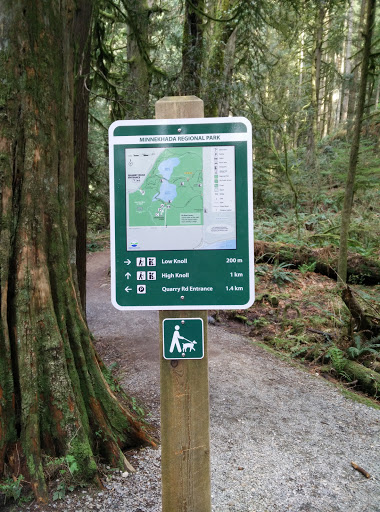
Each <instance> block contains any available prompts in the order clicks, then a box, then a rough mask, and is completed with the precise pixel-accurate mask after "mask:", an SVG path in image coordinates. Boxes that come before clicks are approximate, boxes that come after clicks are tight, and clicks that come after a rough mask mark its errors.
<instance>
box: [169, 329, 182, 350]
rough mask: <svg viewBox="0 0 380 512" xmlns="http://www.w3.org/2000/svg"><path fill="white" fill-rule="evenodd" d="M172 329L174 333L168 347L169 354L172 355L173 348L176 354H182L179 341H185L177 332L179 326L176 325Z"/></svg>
mask: <svg viewBox="0 0 380 512" xmlns="http://www.w3.org/2000/svg"><path fill="white" fill-rule="evenodd" d="M174 329H175V331H174V332H173V338H172V343H171V345H170V349H169V352H170V353H172V352H173V351H174V347H175V348H176V349H177V350H178V352H182V347H181V344H180V342H179V340H185V339H186V338H184V337H183V336H181V335H180V333H179V332H178V331H179V325H176V326H175V327H174Z"/></svg>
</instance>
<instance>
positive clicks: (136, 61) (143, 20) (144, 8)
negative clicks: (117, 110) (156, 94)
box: [125, 0, 152, 119]
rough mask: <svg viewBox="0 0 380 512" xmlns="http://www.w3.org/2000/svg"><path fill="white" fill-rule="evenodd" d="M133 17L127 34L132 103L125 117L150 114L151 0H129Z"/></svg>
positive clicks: (129, 84)
mask: <svg viewBox="0 0 380 512" xmlns="http://www.w3.org/2000/svg"><path fill="white" fill-rule="evenodd" d="M125 4H128V7H127V12H128V17H129V20H130V23H129V26H128V35H127V83H128V90H129V91H130V94H129V97H130V99H131V103H130V104H129V105H127V109H126V119H146V118H147V117H148V114H149V89H150V83H151V80H152V69H151V68H152V65H151V62H150V59H149V56H148V53H149V15H150V8H151V7H152V0H128V2H125Z"/></svg>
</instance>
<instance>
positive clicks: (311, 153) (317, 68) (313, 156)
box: [306, 0, 326, 171]
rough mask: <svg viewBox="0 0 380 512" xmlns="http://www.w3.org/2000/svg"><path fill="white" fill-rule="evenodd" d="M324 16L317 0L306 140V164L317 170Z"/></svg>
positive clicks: (324, 9) (324, 10) (323, 7)
mask: <svg viewBox="0 0 380 512" xmlns="http://www.w3.org/2000/svg"><path fill="white" fill-rule="evenodd" d="M325 16H326V8H325V5H324V2H323V1H322V0H319V1H318V3H317V10H316V14H315V29H314V40H313V54H312V57H313V61H312V64H311V96H310V106H309V108H308V123H309V130H308V141H307V155H306V165H307V167H309V168H310V169H313V170H315V171H318V159H317V138H318V113H319V101H320V87H321V64H322V50H323V48H322V47H323V23H324V20H325Z"/></svg>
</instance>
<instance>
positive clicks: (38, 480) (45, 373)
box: [0, 0, 145, 500]
mask: <svg viewBox="0 0 380 512" xmlns="http://www.w3.org/2000/svg"><path fill="white" fill-rule="evenodd" d="M74 4H75V3H74V1H73V0H61V1H60V2H46V1H42V0H35V1H33V2H30V1H29V0H19V1H17V2H14V1H12V0H0V11H1V13H2V28H1V31H0V38H1V40H0V70H1V71H0V73H1V82H0V83H1V109H0V150H1V168H0V171H1V175H0V183H1V192H0V205H1V207H0V238H1V245H0V251H1V252H0V293H1V317H0V476H1V474H2V473H3V472H4V469H5V466H7V467H8V468H9V467H11V468H12V471H13V473H14V474H15V475H16V476H17V475H18V474H21V473H22V474H23V475H24V477H25V478H27V479H28V480H29V481H30V482H31V483H32V486H33V489H34V492H35V494H36V496H37V498H38V499H39V500H45V499H46V497H47V488H46V483H45V479H44V473H43V462H42V461H43V454H44V453H46V454H49V455H51V456H62V455H65V454H72V455H73V456H74V457H75V460H76V462H77V464H78V466H79V474H78V476H80V477H81V478H85V479H93V478H96V475H97V465H96V460H95V457H96V455H97V454H98V453H100V454H101V455H102V456H104V457H105V458H106V459H107V460H108V461H109V462H110V463H111V464H113V465H118V466H120V465H122V464H123V462H125V459H124V456H123V454H122V452H121V449H122V447H124V446H131V445H135V444H136V443H138V442H140V441H142V440H143V439H144V438H145V434H144V432H143V430H142V429H141V426H140V425H139V424H138V423H137V422H135V420H134V418H133V416H132V414H131V413H130V412H129V411H128V410H127V409H126V408H124V407H123V406H122V405H121V404H120V403H119V402H118V401H117V399H116V397H115V396H114V395H113V394H112V392H111V390H110V388H109V386H108V385H107V382H106V380H105V379H104V377H103V374H102V371H101V363H100V361H99V359H98V357H97V355H96V353H95V351H94V348H93V346H92V343H91V338H90V333H89V331H88V328H87V325H86V322H85V320H84V318H83V312H82V306H81V303H80V300H79V295H78V290H77V284H76V277H75V272H76V266H75V222H74V212H75V208H74V197H75V193H74V188H75V185H74V144H73V130H74V127H73V124H74V114H73V94H74V76H73V69H74V48H73V46H74V38H73V16H74V8H75V5H74ZM95 433H96V435H95Z"/></svg>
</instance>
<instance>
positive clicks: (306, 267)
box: [298, 261, 317, 274]
mask: <svg viewBox="0 0 380 512" xmlns="http://www.w3.org/2000/svg"><path fill="white" fill-rule="evenodd" d="M316 266H317V262H316V261H312V262H311V263H303V264H302V265H300V266H299V267H298V270H299V271H300V272H301V274H307V273H308V272H314V271H315V267H316Z"/></svg>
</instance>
